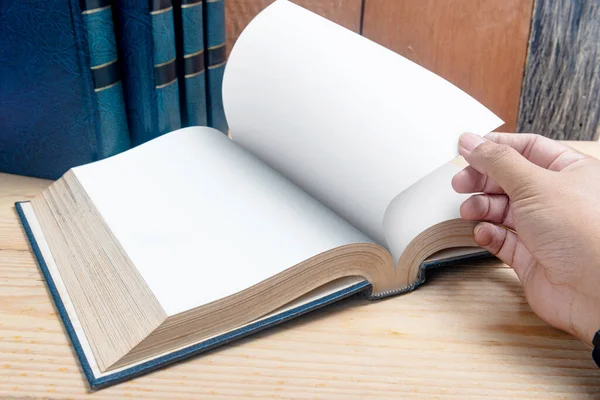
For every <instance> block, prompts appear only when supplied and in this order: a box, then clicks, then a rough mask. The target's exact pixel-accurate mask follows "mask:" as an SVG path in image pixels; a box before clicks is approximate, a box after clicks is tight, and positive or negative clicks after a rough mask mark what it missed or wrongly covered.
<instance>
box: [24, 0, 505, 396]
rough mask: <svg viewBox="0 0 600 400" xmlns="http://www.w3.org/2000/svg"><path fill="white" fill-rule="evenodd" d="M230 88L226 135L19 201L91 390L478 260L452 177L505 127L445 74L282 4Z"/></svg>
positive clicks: (151, 146) (153, 149) (244, 48)
mask: <svg viewBox="0 0 600 400" xmlns="http://www.w3.org/2000/svg"><path fill="white" fill-rule="evenodd" d="M265 65H268V68H265ZM222 90H223V105H224V110H225V115H226V118H227V124H228V127H229V129H230V132H231V138H229V137H227V136H225V135H223V134H222V132H220V131H218V130H217V129H214V128H211V127H186V128H182V129H178V130H175V131H173V132H169V133H167V134H165V135H163V136H160V137H158V138H156V139H153V140H150V141H148V142H146V143H144V144H142V145H140V146H137V147H135V148H133V149H131V150H128V151H125V152H123V153H120V154H118V155H115V156H112V157H109V158H107V159H104V160H101V161H97V162H93V163H87V164H84V165H80V166H77V167H75V168H72V169H71V170H69V171H68V172H67V173H66V174H64V176H62V177H61V178H60V179H58V180H57V181H55V182H53V183H52V184H51V185H50V186H49V187H48V188H47V189H46V190H44V191H43V192H42V193H41V194H39V195H38V196H36V197H34V198H33V199H32V200H31V201H24V202H19V203H17V211H18V213H19V215H20V217H21V220H22V223H23V225H24V227H25V230H26V232H27V235H28V237H29V240H30V242H31V245H32V248H33V251H34V253H35V255H36V258H37V260H38V262H39V265H40V267H41V269H42V271H43V273H44V277H45V279H46V281H47V284H48V286H49V288H50V290H51V292H52V295H53V298H54V300H55V303H56V305H57V308H58V309H59V311H60V314H61V316H62V319H63V322H64V324H65V326H66V328H67V331H68V334H69V335H70V338H71V340H72V342H73V344H74V347H75V349H76V351H77V355H78V357H79V359H80V362H81V365H82V367H83V370H84V371H85V374H86V376H87V379H88V380H89V383H90V385H91V387H92V388H101V387H105V386H108V385H112V384H115V383H118V382H120V381H124V380H127V379H131V378H133V377H134V376H138V375H141V374H144V373H146V372H149V371H152V370H154V369H156V368H159V367H163V366H166V365H168V364H169V363H173V362H176V361H179V360H182V359H185V358H187V357H190V356H192V355H196V354H200V353H202V352H204V351H207V350H209V349H212V348H215V347H217V346H221V345H223V344H226V343H230V342H232V341H234V340H236V339H238V338H241V337H244V336H247V335H250V334H252V333H254V332H257V331H259V330H262V329H265V328H267V327H270V326H273V325H276V324H279V323H281V322H283V321H286V320H289V319H291V318H294V317H297V316H299V315H302V314H304V313H307V312H309V311H311V310H314V309H316V308H319V307H323V306H325V305H327V304H329V303H332V302H334V301H338V300H340V299H342V298H344V297H346V296H349V295H352V294H356V293H362V294H364V295H365V296H366V297H367V298H369V299H372V300H377V299H383V298H387V297H390V296H394V295H399V294H403V293H407V292H410V291H412V290H414V289H415V288H417V287H418V286H419V285H422V284H423V283H424V281H425V272H426V270H427V269H428V268H432V267H435V266H440V265H445V264H447V263H449V262H451V261H453V260H457V259H460V260H464V259H466V258H468V257H477V256H479V255H482V254H485V252H484V251H483V250H482V249H481V248H479V247H477V246H476V245H475V243H474V242H473V240H472V229H473V222H470V221H465V220H462V219H461V218H460V215H459V206H460V203H461V202H462V201H463V200H464V195H461V194H457V193H456V192H454V191H453V190H452V188H451V178H452V176H453V175H454V174H455V173H456V172H458V171H459V170H460V169H461V166H460V165H459V163H458V161H457V160H458V158H457V156H458V153H457V140H458V137H459V135H460V134H461V133H463V132H466V131H468V132H474V133H476V134H480V135H482V134H485V133H487V132H489V131H491V130H494V129H496V128H497V127H498V126H500V125H501V124H502V121H501V120H500V119H499V118H498V117H497V116H495V115H494V114H493V113H492V112H491V111H489V110H488V109H487V108H485V107H484V106H483V105H482V104H480V103H479V102H477V101H476V100H475V99H473V98H472V97H470V96H469V95H468V94H466V93H465V92H463V91H461V90H460V89H458V88H456V87H455V86H453V85H452V84H450V83H449V82H447V81H445V80H444V79H442V78H441V77H439V76H436V75H435V74H433V73H432V72H430V71H428V70H426V69H424V68H422V67H420V66H419V65H417V64H415V63H413V62H411V61H409V60H408V59H406V58H404V57H402V56H400V55H398V54H396V53H394V52H392V51H390V50H388V49H386V48H384V47H382V46H380V45H378V44H376V43H374V42H372V41H370V40H368V39H366V38H364V37H362V36H360V35H358V34H356V33H354V32H352V31H350V30H347V29H345V28H343V27H341V26H339V25H337V24H335V23H333V22H331V21H328V20H327V19H325V18H322V17H320V16H318V15H317V14H314V13H312V12H310V11H308V10H306V9H304V8H302V7H300V6H298V5H295V4H293V3H290V2H288V1H287V0H277V1H275V2H274V3H273V4H271V5H270V6H268V7H267V8H266V9H265V10H263V11H262V12H261V13H260V14H259V15H258V16H256V17H255V18H254V19H253V20H252V22H251V23H250V24H249V25H248V26H247V28H246V29H245V30H244V31H243V32H242V34H241V36H240V37H239V39H238V40H237V42H236V44H235V46H234V47H233V49H232V51H231V54H230V56H229V60H228V63H227V66H226V68H225V73H224V77H223V84H222Z"/></svg>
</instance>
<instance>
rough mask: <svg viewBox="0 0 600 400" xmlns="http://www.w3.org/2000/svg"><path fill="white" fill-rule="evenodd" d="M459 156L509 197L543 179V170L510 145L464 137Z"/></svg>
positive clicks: (476, 136) (460, 142) (469, 135)
mask: <svg viewBox="0 0 600 400" xmlns="http://www.w3.org/2000/svg"><path fill="white" fill-rule="evenodd" d="M459 153H460V154H461V155H462V156H463V157H464V158H465V160H466V161H467V162H468V163H469V164H470V166H471V167H473V168H474V169H475V170H476V171H477V172H479V173H480V174H482V175H484V176H489V177H490V178H491V179H493V180H494V181H495V182H496V183H497V184H498V185H500V187H502V188H503V189H504V191H505V192H506V193H507V194H508V195H509V196H512V195H513V194H514V192H515V191H516V190H517V189H519V188H522V187H525V186H528V185H529V184H531V183H532V182H535V181H536V180H538V179H540V178H541V173H542V172H543V171H544V170H543V169H542V168H540V167H539V166H537V165H535V164H533V163H531V162H530V161H528V160H527V159H526V158H525V157H523V156H522V155H521V154H520V153H519V152H517V151H516V150H515V149H513V148H512V147H510V146H509V145H506V144H498V143H495V142H493V141H490V140H486V139H484V138H482V137H480V136H478V135H475V134H472V133H467V134H463V135H461V137H460V140H459Z"/></svg>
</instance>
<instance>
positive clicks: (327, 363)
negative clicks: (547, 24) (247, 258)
mask: <svg viewBox="0 0 600 400" xmlns="http://www.w3.org/2000/svg"><path fill="white" fill-rule="evenodd" d="M574 145H576V146H577V147H578V148H580V149H582V150H584V151H586V152H589V153H592V154H594V155H596V156H600V145H598V144H597V143H581V142H579V143H574ZM48 184H49V182H48V181H44V180H38V179H31V178H24V177H17V176H11V175H6V174H0V397H1V398H6V397H7V396H8V397H9V398H61V399H62V398H81V397H84V396H86V395H90V397H94V398H102V399H104V398H106V399H115V398H144V399H149V398H169V399H175V398H190V399H198V398H204V397H209V395H211V396H212V397H214V398H333V397H336V398H341V399H354V398H407V397H415V398H427V399H431V398H440V399H442V398H443V399H464V398H469V397H479V396H481V395H487V396H490V397H492V398H544V399H548V398H598V397H600V369H598V368H597V367H596V366H595V364H594V363H593V361H592V359H591V358H590V349H589V348H587V347H586V346H585V345H584V344H582V343H581V342H579V341H578V340H576V339H574V338H572V337H570V336H568V335H566V334H564V333H562V332H560V331H557V330H555V329H553V328H551V327H550V326H548V325H547V324H545V323H544V322H542V321H541V320H540V319H539V318H538V317H537V316H536V315H535V314H533V313H532V312H531V310H530V308H529V306H528V305H527V302H526V301H525V298H524V297H523V292H522V290H521V286H520V284H519V281H518V280H517V278H516V277H515V275H514V273H513V271H512V270H511V269H510V268H508V267H506V266H505V265H503V264H501V263H499V262H496V261H488V262H485V263H480V264H478V265H469V266H463V267H456V268H454V267H453V268H447V269H442V270H439V271H437V272H435V273H433V274H430V275H429V279H428V281H427V283H426V284H425V285H424V286H423V287H421V288H420V289H418V290H417V291H415V292H412V293H410V294H408V295H404V296H400V297H395V298H390V299H388V300H383V301H378V302H369V301H366V300H364V299H361V298H358V297H355V298H350V299H348V300H347V301H344V302H342V303H338V304H335V305H333V306H330V307H328V308H327V309H323V310H319V311H316V312H313V313H312V314H309V315H306V316H304V317H301V318H300V319H298V320H295V321H292V322H291V323H286V324H284V325H280V326H279V327H276V328H274V329H271V330H269V331H265V332H263V333H260V334H258V335H255V336H253V337H251V338H247V339H244V340H242V341H239V342H236V343H233V344H231V345H228V346H226V347H223V348H221V349H218V350H215V351H212V352H211V353H208V354H206V355H204V356H198V357H196V358H194V359H191V360H188V361H186V362H183V363H180V364H177V365H173V366H171V367H168V368H166V369H163V370H160V371H157V372H154V373H152V374H149V375H146V376H144V377H142V378H138V379H135V380H133V381H129V382H125V383H122V384H120V385H117V386H113V387H110V388H107V389H102V390H100V391H97V392H94V393H89V391H88V387H87V382H86V381H85V378H84V376H83V374H82V371H81V369H80V367H79V364H78V362H77V359H76V356H75V353H74V351H73V349H72V347H71V346H70V344H69V342H68V340H67V335H66V333H65V331H64V329H63V326H62V324H61V323H60V320H59V317H58V315H57V313H56V310H55V308H54V305H53V303H52V301H51V298H50V296H49V294H48V291H47V289H46V286H45V282H44V281H43V279H42V275H41V274H40V271H39V269H38V266H37V264H36V263H35V261H34V258H33V256H32V254H31V252H30V249H29V245H28V243H27V242H26V239H25V236H24V234H23V230H22V228H21V225H20V223H19V222H18V220H17V216H16V213H15V210H14V206H13V203H14V202H15V201H18V200H24V199H28V198H30V197H32V196H34V195H35V194H36V193H38V192H39V191H40V190H41V189H42V188H44V187H45V186H47V185H48Z"/></svg>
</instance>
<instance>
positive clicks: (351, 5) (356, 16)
mask: <svg viewBox="0 0 600 400" xmlns="http://www.w3.org/2000/svg"><path fill="white" fill-rule="evenodd" d="M273 1H274V0H225V20H226V24H227V55H229V52H230V51H231V48H232V46H233V44H234V43H235V41H236V40H237V38H238V37H239V36H240V33H242V31H243V30H244V28H245V27H246V25H248V23H249V22H250V21H251V20H252V18H254V17H255V16H256V15H257V14H258V13H259V12H260V11H262V10H263V9H264V8H265V7H266V6H268V5H269V4H271V3H273ZM292 2H293V3H296V4H298V5H300V6H302V7H305V8H306V9H308V10H310V11H312V12H314V13H317V14H319V15H321V16H323V17H325V18H328V19H330V20H332V21H334V22H335V23H338V24H340V25H342V26H345V27H346V28H348V29H351V30H353V31H355V32H359V30H360V16H361V7H362V0H292Z"/></svg>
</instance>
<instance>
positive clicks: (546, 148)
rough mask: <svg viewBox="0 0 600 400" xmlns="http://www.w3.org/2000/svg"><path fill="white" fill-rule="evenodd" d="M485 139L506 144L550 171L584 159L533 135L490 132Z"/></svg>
mask: <svg viewBox="0 0 600 400" xmlns="http://www.w3.org/2000/svg"><path fill="white" fill-rule="evenodd" d="M485 138H486V139H487V140H490V141H493V142H496V143H498V144H506V145H508V146H510V147H512V148H513V149H515V150H517V151H518V152H519V153H521V154H522V155H523V157H525V158H527V159H528V160H529V161H530V162H532V163H533V164H536V165H538V166H540V167H542V168H545V169H548V170H551V171H562V170H563V169H565V168H567V167H568V166H569V165H571V164H573V163H574V162H575V161H579V160H581V159H583V158H585V157H586V156H585V155H584V154H582V153H580V152H578V151H577V150H575V149H573V148H572V147H569V146H567V145H565V144H563V143H560V142H558V141H556V140H553V139H550V138H548V137H545V136H542V135H538V134H533V133H500V132H491V133H489V134H487V135H486V136H485Z"/></svg>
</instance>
